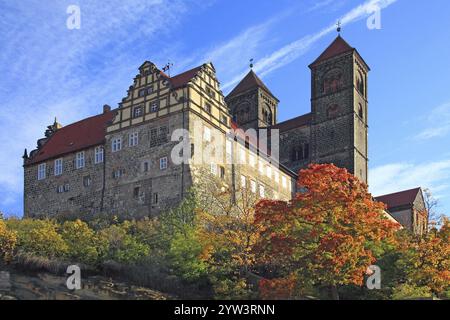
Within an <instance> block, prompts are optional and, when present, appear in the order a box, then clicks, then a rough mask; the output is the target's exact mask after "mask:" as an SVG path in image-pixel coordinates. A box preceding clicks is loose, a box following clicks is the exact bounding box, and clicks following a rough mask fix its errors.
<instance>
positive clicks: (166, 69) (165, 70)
mask: <svg viewBox="0 0 450 320" xmlns="http://www.w3.org/2000/svg"><path fill="white" fill-rule="evenodd" d="M171 67H173V63H171V62H170V61H169V62H167V64H166V65H165V66H164V67H163V68H162V70H163V71H164V72H167V74H168V76H169V78H170V68H171Z"/></svg>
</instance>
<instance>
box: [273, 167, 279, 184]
mask: <svg viewBox="0 0 450 320" xmlns="http://www.w3.org/2000/svg"><path fill="white" fill-rule="evenodd" d="M273 179H274V180H275V182H276V183H279V182H280V174H279V173H278V171H277V170H275V171H274V172H273Z"/></svg>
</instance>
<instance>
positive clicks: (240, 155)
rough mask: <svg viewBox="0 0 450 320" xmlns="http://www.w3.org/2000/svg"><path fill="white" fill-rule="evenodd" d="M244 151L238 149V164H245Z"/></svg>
mask: <svg viewBox="0 0 450 320" xmlns="http://www.w3.org/2000/svg"><path fill="white" fill-rule="evenodd" d="M245 160H246V157H245V149H244V148H239V163H240V164H245Z"/></svg>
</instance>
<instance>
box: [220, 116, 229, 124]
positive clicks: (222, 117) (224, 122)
mask: <svg viewBox="0 0 450 320" xmlns="http://www.w3.org/2000/svg"><path fill="white" fill-rule="evenodd" d="M220 122H222V123H223V124H226V125H228V117H227V116H226V115H224V114H222V115H221V117H220Z"/></svg>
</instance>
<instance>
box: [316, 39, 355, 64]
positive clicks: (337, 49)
mask: <svg viewBox="0 0 450 320" xmlns="http://www.w3.org/2000/svg"><path fill="white" fill-rule="evenodd" d="M353 50H355V48H353V47H352V46H350V45H349V44H348V43H347V41H345V40H344V39H343V38H342V37H341V35H338V36H337V37H336V39H334V41H333V42H332V43H331V44H330V45H329V46H328V48H326V49H325V51H324V52H322V54H321V55H320V56H319V57H318V58H317V59H316V60H315V61H314V62H313V63H312V64H311V66H314V65H316V64H318V63H320V62H322V61H325V60H328V59H330V58H333V57H335V56H338V55H340V54H343V53H347V52H350V51H353Z"/></svg>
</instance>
